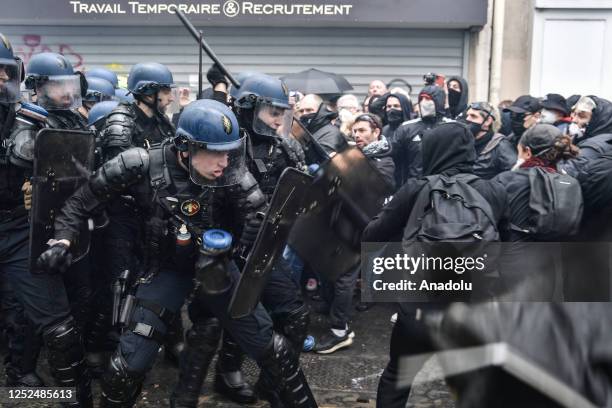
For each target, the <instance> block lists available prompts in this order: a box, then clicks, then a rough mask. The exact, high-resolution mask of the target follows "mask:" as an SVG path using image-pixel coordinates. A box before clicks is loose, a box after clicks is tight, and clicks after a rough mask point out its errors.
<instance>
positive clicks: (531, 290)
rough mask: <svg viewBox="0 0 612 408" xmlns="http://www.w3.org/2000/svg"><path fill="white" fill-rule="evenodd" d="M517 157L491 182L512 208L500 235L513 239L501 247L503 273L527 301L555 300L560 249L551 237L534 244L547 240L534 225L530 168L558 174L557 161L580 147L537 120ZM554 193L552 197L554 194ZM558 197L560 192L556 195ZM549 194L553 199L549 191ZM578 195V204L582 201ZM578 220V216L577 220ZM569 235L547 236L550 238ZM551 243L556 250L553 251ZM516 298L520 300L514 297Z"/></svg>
mask: <svg viewBox="0 0 612 408" xmlns="http://www.w3.org/2000/svg"><path fill="white" fill-rule="evenodd" d="M517 149H518V157H519V161H518V162H517V166H516V167H515V168H514V169H513V171H506V172H504V173H501V174H499V175H498V176H497V177H495V178H494V179H493V181H496V182H499V183H500V184H501V185H503V186H504V187H505V188H506V192H507V198H508V207H507V212H506V215H505V217H504V218H505V222H503V223H502V227H501V229H500V234H501V236H502V241H505V242H513V243H514V244H512V245H506V246H504V247H503V250H504V251H503V256H502V257H501V262H500V263H499V265H500V275H501V278H502V282H503V285H504V287H505V288H507V289H512V288H516V287H519V286H520V287H522V289H521V293H520V295H519V294H518V293H517V294H515V295H514V296H521V299H523V300H530V301H551V300H553V293H554V289H555V279H556V277H555V257H557V256H558V254H559V252H560V248H559V247H558V245H557V244H555V243H553V242H550V243H549V244H547V246H546V247H536V246H534V245H532V244H531V243H532V242H537V241H544V239H543V238H542V237H540V236H538V235H537V234H536V233H534V232H533V231H532V230H533V226H532V225H533V223H534V221H533V210H532V206H533V202H532V201H533V200H532V191H531V189H532V181H533V180H532V179H533V177H534V175H533V172H532V169H534V168H538V169H543V170H544V171H546V172H548V173H556V172H557V168H556V165H557V163H558V162H559V161H560V160H562V159H568V158H572V157H575V156H577V155H578V149H577V148H576V146H574V145H573V144H572V143H571V140H570V138H569V136H567V135H564V134H563V133H561V131H560V130H559V129H558V128H557V127H555V126H553V125H549V124H537V125H535V126H534V127H532V128H530V129H529V130H527V131H526V132H525V133H524V134H523V136H521V139H520V141H519V144H518V147H517ZM550 196H554V194H551V195H550ZM555 198H556V197H555ZM546 199H547V200H548V199H550V198H549V196H546ZM579 199H580V197H576V206H577V207H578V206H580V205H582V204H581V202H580V201H579ZM577 222H579V220H577ZM564 238H566V237H562V236H556V237H551V236H548V237H547V238H546V241H554V240H560V239H564ZM553 246H555V247H556V250H552V249H553ZM511 300H516V299H514V298H513V299H511Z"/></svg>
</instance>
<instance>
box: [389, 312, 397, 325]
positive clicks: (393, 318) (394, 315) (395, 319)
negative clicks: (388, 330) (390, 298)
mask: <svg viewBox="0 0 612 408" xmlns="http://www.w3.org/2000/svg"><path fill="white" fill-rule="evenodd" d="M389 320H391V323H393V324H395V322H397V313H393V314H392V315H391V319H389Z"/></svg>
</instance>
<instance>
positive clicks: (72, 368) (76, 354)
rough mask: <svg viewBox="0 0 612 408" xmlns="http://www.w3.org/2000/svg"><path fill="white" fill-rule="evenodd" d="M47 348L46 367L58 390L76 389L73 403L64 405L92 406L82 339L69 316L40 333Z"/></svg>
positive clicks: (86, 407)
mask: <svg viewBox="0 0 612 408" xmlns="http://www.w3.org/2000/svg"><path fill="white" fill-rule="evenodd" d="M43 340H44V342H45V345H46V346H47V350H48V356H47V359H48V361H49V368H50V369H51V374H52V375H53V377H54V378H55V380H56V382H57V385H58V386H60V387H75V388H76V399H77V401H76V402H73V403H65V405H67V406H71V407H83V408H90V407H93V401H92V398H91V378H90V376H89V371H88V370H87V365H86V364H85V348H84V347H83V339H82V336H81V333H80V332H79V329H78V328H77V326H76V324H75V322H74V320H73V319H72V318H71V317H70V318H68V319H66V320H64V321H62V322H60V323H59V324H57V325H55V326H53V327H51V328H49V329H47V330H46V331H45V332H44V333H43Z"/></svg>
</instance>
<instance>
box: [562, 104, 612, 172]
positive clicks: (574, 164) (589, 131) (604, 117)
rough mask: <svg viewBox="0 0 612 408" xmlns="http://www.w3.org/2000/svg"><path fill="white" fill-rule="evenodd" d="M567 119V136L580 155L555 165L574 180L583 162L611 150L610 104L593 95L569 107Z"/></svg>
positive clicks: (611, 118)
mask: <svg viewBox="0 0 612 408" xmlns="http://www.w3.org/2000/svg"><path fill="white" fill-rule="evenodd" d="M571 117H572V123H571V124H570V125H569V127H568V133H569V134H570V136H572V138H573V140H572V141H573V143H574V144H575V145H576V146H578V148H579V149H580V154H579V156H578V158H576V159H574V160H569V161H565V162H563V163H560V164H559V166H560V168H562V169H563V170H565V171H566V172H567V173H569V174H570V175H572V176H574V177H576V176H577V174H578V172H579V169H580V168H581V167H582V166H583V165H585V163H586V161H588V160H590V159H593V158H595V157H597V156H599V155H601V154H606V153H609V152H610V151H611V150H612V102H610V101H608V100H606V99H603V98H599V97H597V96H582V97H581V98H580V99H579V100H578V102H576V104H575V105H574V106H573V108H572V115H571Z"/></svg>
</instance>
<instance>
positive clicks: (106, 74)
mask: <svg viewBox="0 0 612 408" xmlns="http://www.w3.org/2000/svg"><path fill="white" fill-rule="evenodd" d="M85 76H86V77H87V80H89V78H92V77H95V78H102V79H106V80H107V81H108V82H110V83H111V84H112V85H113V88H117V86H118V84H119V79H118V78H117V74H115V73H114V72H113V71H111V70H110V69H106V68H93V69H90V70H88V71H87V72H86V73H85Z"/></svg>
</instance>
